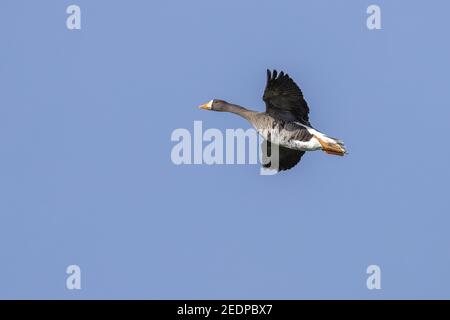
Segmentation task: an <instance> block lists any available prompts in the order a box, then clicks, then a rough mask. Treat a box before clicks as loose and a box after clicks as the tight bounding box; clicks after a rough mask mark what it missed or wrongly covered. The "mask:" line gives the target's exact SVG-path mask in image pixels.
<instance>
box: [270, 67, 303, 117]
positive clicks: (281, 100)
mask: <svg viewBox="0 0 450 320" xmlns="http://www.w3.org/2000/svg"><path fill="white" fill-rule="evenodd" d="M263 100H264V102H265V103H266V113H267V114H269V115H271V116H272V117H274V118H278V119H282V120H285V121H299V122H301V123H303V124H307V125H309V116H308V114H309V108H308V104H307V103H306V101H305V99H304V98H303V93H302V91H301V90H300V88H299V87H298V86H297V84H296V83H295V82H294V80H292V79H291V78H290V77H289V75H287V74H285V73H284V72H283V71H281V72H280V74H278V73H277V71H276V70H274V71H273V73H272V72H270V70H267V84H266V89H265V90H264V95H263Z"/></svg>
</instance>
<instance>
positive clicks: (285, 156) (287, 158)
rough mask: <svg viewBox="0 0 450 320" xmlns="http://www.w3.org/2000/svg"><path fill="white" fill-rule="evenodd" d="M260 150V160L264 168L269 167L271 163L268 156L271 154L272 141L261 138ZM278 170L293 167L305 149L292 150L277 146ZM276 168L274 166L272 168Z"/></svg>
mask: <svg viewBox="0 0 450 320" xmlns="http://www.w3.org/2000/svg"><path fill="white" fill-rule="evenodd" d="M261 150H262V162H263V165H262V166H263V167H264V168H271V167H272V165H273V166H275V164H272V163H271V162H270V158H269V157H270V156H271V155H272V143H270V142H267V140H263V142H262V143H261ZM278 153H279V154H278V156H279V160H278V171H283V170H289V169H291V168H293V167H294V166H295V165H296V164H297V163H299V162H300V160H301V158H302V156H303V155H304V154H305V151H299V150H292V149H288V148H285V147H282V146H279V151H278ZM272 169H276V168H272Z"/></svg>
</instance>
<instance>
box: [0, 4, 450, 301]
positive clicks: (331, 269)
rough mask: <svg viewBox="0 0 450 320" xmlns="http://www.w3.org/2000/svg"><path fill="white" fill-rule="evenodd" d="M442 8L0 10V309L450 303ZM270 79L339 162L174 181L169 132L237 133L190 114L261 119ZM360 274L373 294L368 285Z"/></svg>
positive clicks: (315, 160) (180, 170) (223, 168)
mask: <svg viewBox="0 0 450 320" xmlns="http://www.w3.org/2000/svg"><path fill="white" fill-rule="evenodd" d="M70 4H77V5H79V6H80V7H81V11H82V28H81V30H68V29H67V28H66V24H65V21H66V18H67V14H66V8H67V6H68V5H70ZM370 4H378V5H379V6H380V8H381V14H382V29H381V30H373V31H370V30H368V29H367V27H366V18H367V14H366V8H367V7H368V6H369V5H370ZM449 10H450V4H449V3H447V2H445V1H433V2H429V3H428V2H423V1H406V0H402V1H385V0H378V1H360V0H351V1H345V2H343V1H331V0H330V1H325V0H320V1H287V0H282V1H260V0H258V1H256V0H249V1H245V2H244V1H237V0H232V1H226V2H218V1H207V0H204V1H203V0H202V1H197V0H195V1H189V2H187V1H164V3H156V2H154V1H114V2H112V1H105V0H102V1H83V0H77V1H56V0H55V1H49V0H44V1H33V2H32V1H17V0H14V1H12V0H11V1H9V0H3V1H1V2H0V39H2V44H1V50H0V87H1V88H2V90H1V94H0V194H1V198H0V199H1V201H0V252H1V257H2V258H1V260H0V298H40V299H45V298H58V299H79V298H85V299H92V298H124V299H130V298H136V299H200V298H203V299H216V298H235V299H239V298H253V299H310V298H326V299H330V298H340V299H347V298H359V299H380V298H385V299H391V298H450V274H449V272H448V270H449V269H450V250H449V245H450V234H449V233H448V225H449V223H450V218H449V212H450V210H449V209H450V208H449V207H450V206H449V198H448V181H449V179H450V174H449V170H448V164H449V160H450V151H449V149H448V148H447V141H448V138H449V135H448V126H449V125H448V119H449V118H450V111H449V110H450V108H449V101H450V91H449V90H448V88H449V82H450V81H449V80H450V79H449V74H450V65H449V63H448V57H449V56H450V44H449V42H448V41H447V38H448V21H447V20H448V19H447V16H448V12H449ZM266 68H276V69H278V70H284V71H286V72H288V73H289V74H290V75H291V76H292V77H293V78H294V79H295V80H296V82H297V83H298V84H299V85H300V86H301V88H302V89H303V91H304V94H305V97H306V99H307V101H308V103H309V106H310V108H311V114H310V116H311V121H312V123H313V125H314V126H315V127H316V128H318V129H320V130H322V131H324V132H326V133H328V134H330V135H331V136H337V137H339V138H342V139H343V140H345V142H346V145H347V146H348V149H349V152H350V155H349V156H348V157H345V158H338V157H331V156H327V155H325V154H323V153H321V152H316V153H313V154H307V155H306V156H304V158H303V160H302V162H301V165H299V166H297V167H295V168H294V169H293V170H291V171H288V172H285V173H282V174H278V175H275V176H261V175H259V167H258V166H257V165H215V166H207V165H181V166H175V165H174V164H173V163H172V162H171V159H170V152H171V149H172V147H173V146H174V143H173V142H171V141H170V135H171V133H172V131H173V130H174V129H177V128H187V129H190V130H191V129H192V128H193V122H194V121H195V120H202V121H203V126H204V128H205V129H206V128H219V129H221V130H225V129H227V128H244V129H246V128H248V127H249V125H248V124H247V123H245V121H244V120H242V119H240V118H238V117H235V116H233V115H229V114H220V113H214V112H206V111H201V110H198V109H197V108H196V107H197V105H199V104H200V103H204V102H206V101H208V100H210V99H212V98H222V99H226V100H228V101H230V102H234V103H238V104H241V105H243V106H247V107H250V108H253V109H257V110H263V108H264V104H263V101H262V100H261V96H262V92H263V89H264V85H265V70H266ZM72 264H76V265H79V266H80V268H81V270H82V289H81V290H78V291H77V290H73V291H70V290H67V289H66V286H65V283H66V278H67V275H66V273H65V270H66V267H67V266H68V265H72ZM372 264H376V265H379V266H380V268H381V272H382V280H381V283H382V289H381V290H368V289H367V287H366V279H367V274H366V268H367V266H369V265H372Z"/></svg>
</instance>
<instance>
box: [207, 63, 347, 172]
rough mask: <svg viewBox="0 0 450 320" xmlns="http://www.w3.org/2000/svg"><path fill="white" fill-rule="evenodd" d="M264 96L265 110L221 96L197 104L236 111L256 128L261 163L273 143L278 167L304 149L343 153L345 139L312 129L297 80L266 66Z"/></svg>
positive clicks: (292, 162) (295, 160) (287, 166)
mask: <svg viewBox="0 0 450 320" xmlns="http://www.w3.org/2000/svg"><path fill="white" fill-rule="evenodd" d="M263 100H264V102H265V104H266V111H265V112H257V111H252V110H248V109H246V108H243V107H241V106H239V105H236V104H232V103H228V102H226V101H224V100H220V99H213V100H211V101H209V102H208V103H205V104H203V105H201V106H200V107H199V108H201V109H205V110H212V111H224V112H231V113H235V114H237V115H239V116H241V117H243V118H244V119H246V120H247V121H248V122H250V124H251V125H252V126H253V127H254V128H255V129H256V130H257V131H258V133H259V134H260V135H261V136H262V137H263V138H264V141H263V143H262V151H263V167H265V168H270V167H271V164H270V162H269V163H267V162H265V159H266V160H267V159H268V156H270V154H271V149H272V144H276V145H277V146H278V148H279V149H278V171H282V170H288V169H291V168H292V167H294V166H295V165H296V164H297V163H298V162H299V161H300V159H301V158H302V156H303V155H304V154H305V152H306V151H316V150H323V151H324V152H326V153H327V154H332V155H338V156H343V155H345V154H346V153H347V151H346V149H345V146H344V143H343V142H342V141H341V140H339V139H336V138H332V137H329V136H327V135H325V134H323V133H321V132H320V131H318V130H316V129H314V128H313V127H312V125H311V123H310V122H309V107H308V104H307V103H306V101H305V99H304V98H303V93H302V91H301V90H300V88H299V87H298V86H297V84H296V83H295V82H294V81H293V80H292V79H291V78H290V77H289V75H288V74H286V73H284V72H283V71H282V72H280V73H278V72H277V71H276V70H274V71H273V72H271V71H270V70H267V84H266V88H265V90H264V95H263Z"/></svg>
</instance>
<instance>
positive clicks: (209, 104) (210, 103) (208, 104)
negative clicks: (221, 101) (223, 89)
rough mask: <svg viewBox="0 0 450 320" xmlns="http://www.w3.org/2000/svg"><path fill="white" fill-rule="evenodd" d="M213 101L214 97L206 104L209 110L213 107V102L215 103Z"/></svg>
mask: <svg viewBox="0 0 450 320" xmlns="http://www.w3.org/2000/svg"><path fill="white" fill-rule="evenodd" d="M213 102H214V99H213V100H211V101H210V102H208V103H207V104H206V106H207V107H208V109H209V110H211V109H212V104H213Z"/></svg>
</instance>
